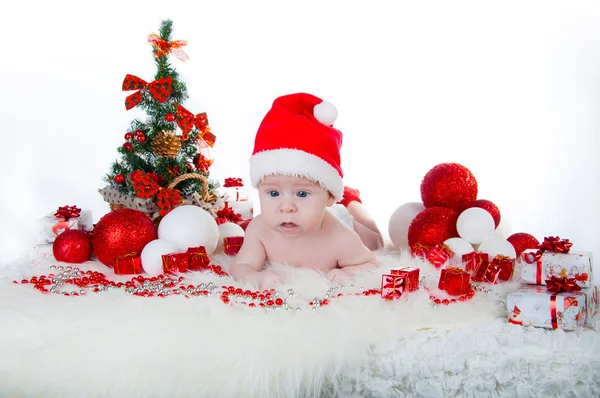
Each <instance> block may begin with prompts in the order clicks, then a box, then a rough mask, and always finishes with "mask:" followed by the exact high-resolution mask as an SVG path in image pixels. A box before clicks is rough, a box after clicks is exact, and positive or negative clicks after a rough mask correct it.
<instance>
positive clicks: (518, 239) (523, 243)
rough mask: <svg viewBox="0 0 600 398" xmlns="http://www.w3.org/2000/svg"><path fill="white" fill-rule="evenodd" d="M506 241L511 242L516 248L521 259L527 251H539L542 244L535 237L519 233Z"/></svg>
mask: <svg viewBox="0 0 600 398" xmlns="http://www.w3.org/2000/svg"><path fill="white" fill-rule="evenodd" d="M506 240H507V241H509V242H510V244H511V245H513V247H514V248H515V251H516V252H517V257H519V256H520V255H521V253H523V252H524V251H525V250H527V249H537V248H538V246H539V245H540V242H539V241H538V240H537V239H536V238H535V236H533V235H530V234H528V233H525V232H517V233H515V234H512V235H511V236H509V237H508V238H506Z"/></svg>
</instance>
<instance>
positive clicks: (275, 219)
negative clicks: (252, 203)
mask: <svg viewBox="0 0 600 398" xmlns="http://www.w3.org/2000/svg"><path fill="white" fill-rule="evenodd" d="M258 195H259V199H260V214H261V217H262V218H263V220H264V221H265V223H266V224H267V225H268V226H269V227H270V228H273V229H274V230H276V231H278V232H280V233H282V234H284V235H287V236H298V235H300V234H302V233H306V232H314V231H316V230H318V229H319V228H320V227H321V223H322V222H323V217H324V216H325V209H326V208H327V206H331V205H333V204H334V199H333V198H332V197H331V195H330V194H329V192H327V191H325V190H324V189H323V188H321V186H320V185H319V184H317V183H315V182H312V181H310V180H308V179H306V178H303V177H291V176H285V175H273V176H267V177H265V178H264V179H263V180H262V181H261V183H260V184H259V186H258Z"/></svg>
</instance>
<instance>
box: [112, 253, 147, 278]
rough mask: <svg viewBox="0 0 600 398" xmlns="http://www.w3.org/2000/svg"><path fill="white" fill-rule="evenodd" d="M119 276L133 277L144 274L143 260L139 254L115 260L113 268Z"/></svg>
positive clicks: (127, 255)
mask: <svg viewBox="0 0 600 398" xmlns="http://www.w3.org/2000/svg"><path fill="white" fill-rule="evenodd" d="M113 269H114V271H115V274H117V275H133V274H141V273H142V259H141V257H140V256H139V255H138V254H137V253H135V252H134V253H129V254H126V255H124V256H119V257H117V258H116V259H115V266H114V267H113Z"/></svg>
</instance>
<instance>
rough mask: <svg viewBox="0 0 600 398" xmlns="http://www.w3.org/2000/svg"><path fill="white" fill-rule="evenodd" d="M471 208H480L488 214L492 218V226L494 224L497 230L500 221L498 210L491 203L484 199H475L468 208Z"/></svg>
mask: <svg viewBox="0 0 600 398" xmlns="http://www.w3.org/2000/svg"><path fill="white" fill-rule="evenodd" d="M471 207H480V208H482V209H483V210H485V211H487V212H488V213H490V214H491V216H492V218H493V219H494V224H496V228H498V225H500V219H501V217H500V209H499V208H498V206H496V205H495V204H494V203H493V202H491V201H489V200H486V199H477V200H474V201H473V202H471V203H470V204H469V206H468V208H471Z"/></svg>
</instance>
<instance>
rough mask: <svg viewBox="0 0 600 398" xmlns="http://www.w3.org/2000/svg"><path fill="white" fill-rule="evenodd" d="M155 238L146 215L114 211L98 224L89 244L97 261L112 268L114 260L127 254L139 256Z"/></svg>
mask: <svg viewBox="0 0 600 398" xmlns="http://www.w3.org/2000/svg"><path fill="white" fill-rule="evenodd" d="M156 238H157V234H156V228H155V227H154V224H152V220H150V217H148V216H147V215H146V214H144V213H142V212H141V211H138V210H133V209H117V210H113V211H111V212H110V213H108V214H106V215H105V216H104V217H102V218H101V219H100V221H98V224H96V226H95V227H94V234H93V238H92V244H93V245H94V252H95V253H96V257H98V260H100V261H101V262H102V263H103V264H104V265H106V266H108V267H113V266H114V262H115V259H116V258H117V257H120V256H124V255H126V254H130V253H137V254H138V255H140V254H141V253H142V249H143V248H144V246H146V244H148V242H150V241H153V240H154V239H156Z"/></svg>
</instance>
